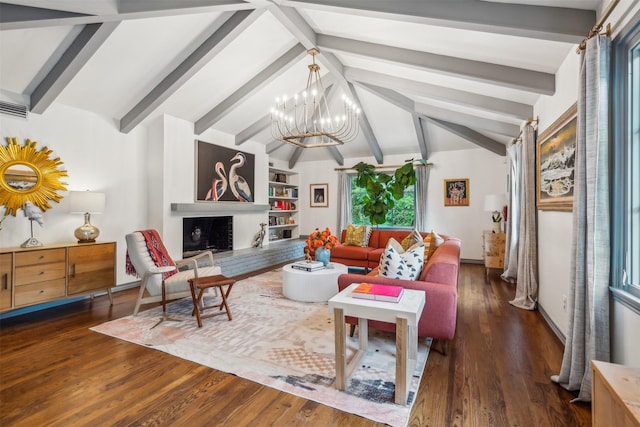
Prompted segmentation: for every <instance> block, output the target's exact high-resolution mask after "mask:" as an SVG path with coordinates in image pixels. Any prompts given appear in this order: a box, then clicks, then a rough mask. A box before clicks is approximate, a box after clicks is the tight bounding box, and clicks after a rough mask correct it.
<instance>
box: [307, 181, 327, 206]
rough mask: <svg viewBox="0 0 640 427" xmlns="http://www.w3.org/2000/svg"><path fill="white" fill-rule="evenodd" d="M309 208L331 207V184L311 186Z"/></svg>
mask: <svg viewBox="0 0 640 427" xmlns="http://www.w3.org/2000/svg"><path fill="white" fill-rule="evenodd" d="M309 206H311V207H312V208H328V207H329V184H310V185H309Z"/></svg>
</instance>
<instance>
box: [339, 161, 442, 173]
mask: <svg viewBox="0 0 640 427" xmlns="http://www.w3.org/2000/svg"><path fill="white" fill-rule="evenodd" d="M404 165H405V164H404V163H403V164H401V165H373V168H374V169H391V168H394V169H397V168H399V167H401V166H404ZM413 165H414V166H433V163H431V162H427V163H425V164H422V163H414V164H413ZM333 170H334V171H354V170H355V169H354V168H353V166H352V167H347V166H343V167H339V168H333Z"/></svg>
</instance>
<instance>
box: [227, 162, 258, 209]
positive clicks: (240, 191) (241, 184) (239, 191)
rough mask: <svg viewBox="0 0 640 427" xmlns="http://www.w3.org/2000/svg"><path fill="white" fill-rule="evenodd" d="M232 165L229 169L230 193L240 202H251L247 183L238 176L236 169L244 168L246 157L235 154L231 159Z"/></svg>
mask: <svg viewBox="0 0 640 427" xmlns="http://www.w3.org/2000/svg"><path fill="white" fill-rule="evenodd" d="M231 162H232V163H233V164H232V165H231V168H230V169H229V184H230V185H231V192H232V193H233V195H234V196H235V197H236V199H238V200H239V201H241V202H253V198H252V197H251V188H250V187H249V184H248V183H247V181H246V180H245V179H244V178H243V177H242V176H241V175H238V172H237V169H239V168H241V167H242V166H244V164H245V162H246V157H245V155H244V154H242V153H237V154H236V155H235V156H233V158H232V159H231Z"/></svg>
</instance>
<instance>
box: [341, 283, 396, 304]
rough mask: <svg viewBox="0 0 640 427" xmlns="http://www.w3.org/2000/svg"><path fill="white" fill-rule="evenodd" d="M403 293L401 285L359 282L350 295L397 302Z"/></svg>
mask: <svg viewBox="0 0 640 427" xmlns="http://www.w3.org/2000/svg"><path fill="white" fill-rule="evenodd" d="M403 293H404V288H403V287H402V286H390V285H377V284H374V283H360V284H359V285H358V287H357V288H355V289H354V290H353V292H352V293H351V296H352V297H354V298H361V299H371V300H375V301H386V302H398V301H400V298H402V294H403Z"/></svg>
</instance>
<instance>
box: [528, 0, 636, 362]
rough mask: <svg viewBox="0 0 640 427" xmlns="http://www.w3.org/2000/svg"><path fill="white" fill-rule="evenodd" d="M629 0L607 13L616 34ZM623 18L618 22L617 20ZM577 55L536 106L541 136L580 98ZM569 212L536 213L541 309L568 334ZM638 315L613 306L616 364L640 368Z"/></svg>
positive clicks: (566, 63)
mask: <svg viewBox="0 0 640 427" xmlns="http://www.w3.org/2000/svg"><path fill="white" fill-rule="evenodd" d="M632 3H634V2H633V1H631V0H622V1H621V2H620V3H619V5H618V6H617V7H616V9H615V10H614V13H613V14H612V15H611V19H610V21H611V23H612V25H613V28H614V34H616V33H617V32H618V31H619V30H620V28H621V27H622V23H621V21H628V19H629V17H630V16H632V15H633V14H634V13H637V12H638V10H640V4H638V3H637V2H635V5H633V8H632V9H633V10H630V9H629V8H630V7H631V5H632ZM620 20H621V21H620ZM579 63H580V56H579V55H577V54H576V53H575V51H574V49H573V48H572V49H571V50H570V52H569V53H568V55H567V58H566V60H565V61H564V63H563V64H562V66H561V67H560V69H559V71H558V73H557V74H556V94H555V95H554V96H542V97H541V98H540V100H539V101H538V103H537V104H536V105H535V107H534V111H535V114H536V115H537V116H539V119H540V122H539V127H538V130H539V133H541V132H543V131H544V130H545V129H546V128H547V127H549V125H551V124H552V123H553V121H554V120H556V119H557V118H558V117H559V116H560V115H561V114H562V113H563V112H565V111H566V110H567V109H568V108H569V107H570V106H571V105H572V104H573V103H574V102H576V100H577V98H578V70H579ZM572 239H573V233H572V214H571V213H570V212H550V211H538V258H539V259H538V269H539V297H538V302H539V304H540V307H541V308H542V309H543V310H544V311H545V312H546V313H547V314H548V315H549V317H550V319H551V321H552V322H553V323H554V324H555V326H557V327H558V329H559V330H560V331H561V332H562V333H563V334H564V335H566V333H567V329H568V324H569V314H568V312H567V310H565V309H563V307H562V300H563V296H564V295H567V296H568V295H569V293H570V276H571V273H570V266H571V242H572ZM639 329H640V316H638V314H636V313H634V312H633V311H632V310H630V309H629V308H627V307H626V306H624V305H622V304H620V303H618V302H616V301H613V299H612V303H611V344H612V346H611V358H612V361H613V362H615V363H621V364H627V365H632V366H638V367H640V342H639V341H638V340H637V331H638V330H639Z"/></svg>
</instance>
